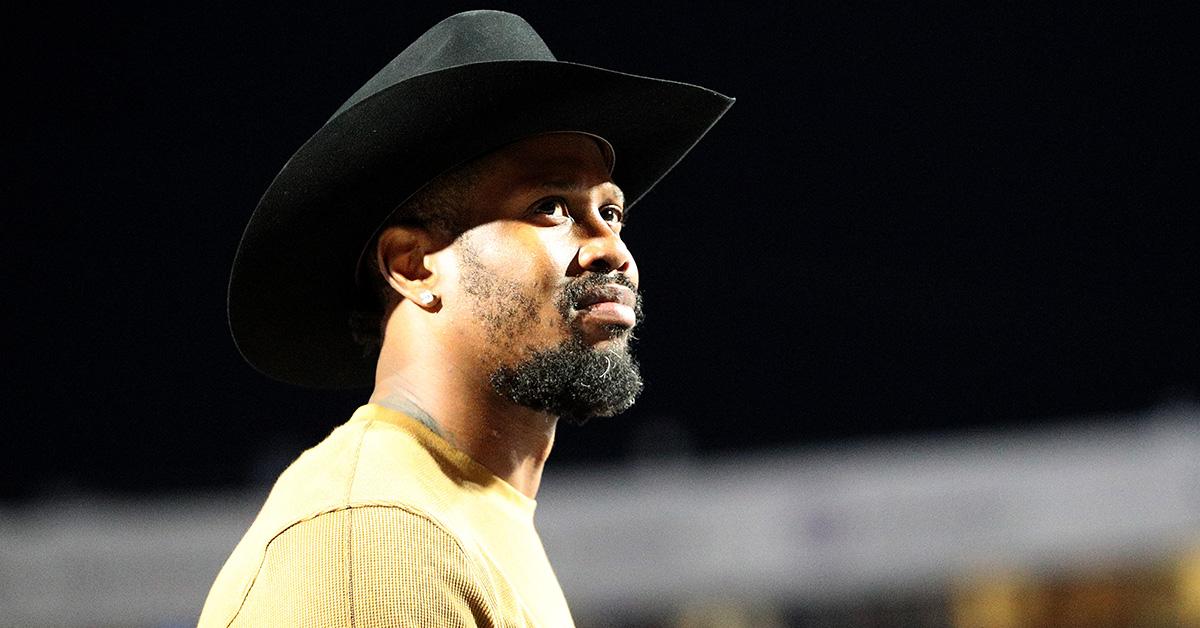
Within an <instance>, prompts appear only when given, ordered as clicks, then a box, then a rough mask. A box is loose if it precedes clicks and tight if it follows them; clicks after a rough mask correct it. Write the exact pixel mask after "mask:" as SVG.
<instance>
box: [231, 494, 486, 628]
mask: <svg viewBox="0 0 1200 628" xmlns="http://www.w3.org/2000/svg"><path fill="white" fill-rule="evenodd" d="M492 591H493V587H492V585H491V583H490V581H489V579H488V578H487V576H486V575H485V574H483V573H482V572H481V570H480V569H479V568H478V567H477V566H476V565H475V563H474V561H473V560H471V558H470V556H468V555H467V553H466V552H465V551H464V550H463V548H462V546H461V545H460V544H459V542H458V541H457V539H455V538H454V536H452V535H451V534H450V533H449V532H447V531H446V530H445V529H444V528H442V527H441V526H440V525H438V524H437V523H436V522H434V521H433V520H432V519H430V518H429V517H427V516H425V515H423V514H421V513H419V512H414V511H410V510H407V509H404V508H399V507H393V506H369V507H356V508H349V509H345V510H338V511H334V512H329V513H325V514H322V515H320V516H318V517H315V518H313V519H309V520H306V521H302V522H300V523H297V524H295V525H293V526H291V527H290V528H288V529H287V530H285V531H284V532H282V533H281V534H279V535H278V536H276V537H275V538H274V539H273V540H272V541H271V543H270V544H269V545H268V546H267V550H266V555H265V557H264V559H263V563H262V566H261V567H260V569H259V572H258V574H257V576H256V577H255V580H254V583H253V585H252V586H251V587H250V590H249V592H248V593H247V595H246V599H245V601H244V602H243V604H242V607H241V609H240V610H239V611H238V614H237V615H236V617H235V618H234V620H233V621H232V622H231V623H230V625H231V626H239V627H240V626H352V627H355V628H366V627H370V628H374V627H376V626H378V627H384V626H447V627H468V626H470V627H474V626H480V627H492V626H498V625H499V624H500V622H499V621H497V618H496V614H495V610H494V609H495V608H496V606H495V602H494V596H493V593H492Z"/></svg>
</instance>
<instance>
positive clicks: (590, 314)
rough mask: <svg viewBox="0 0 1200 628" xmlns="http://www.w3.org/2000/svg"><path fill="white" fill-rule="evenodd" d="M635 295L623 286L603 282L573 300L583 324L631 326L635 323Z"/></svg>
mask: <svg viewBox="0 0 1200 628" xmlns="http://www.w3.org/2000/svg"><path fill="white" fill-rule="evenodd" d="M636 303H637V296H636V295H634V293H633V291H632V290H630V289H629V288H626V287H625V286H621V285H617V284H611V283H610V284H605V285H603V286H596V287H595V288H591V289H589V290H588V291H587V292H584V293H583V296H581V297H580V298H579V300H578V301H576V302H575V310H576V311H578V312H579V313H580V316H581V318H582V322H583V323H584V324H591V325H598V326H613V325H615V326H618V327H633V326H634V325H635V324H636V323H637V317H636V315H635V314H634V305H635V304H636Z"/></svg>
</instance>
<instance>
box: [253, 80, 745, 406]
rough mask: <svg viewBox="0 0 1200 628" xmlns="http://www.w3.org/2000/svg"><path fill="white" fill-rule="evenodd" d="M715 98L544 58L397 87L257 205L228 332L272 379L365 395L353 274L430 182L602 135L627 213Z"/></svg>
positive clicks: (310, 144) (326, 140)
mask: <svg viewBox="0 0 1200 628" xmlns="http://www.w3.org/2000/svg"><path fill="white" fill-rule="evenodd" d="M732 103H733V99H731V98H728V97H726V96H723V95H721V94H718V93H717V92H714V91H712V90H708V89H705V88H703V87H698V86H695V85H688V84H685V83H677V82H673V81H666V80H662V79H654V78H648V77H642V76H635V75H630V74H624V73H621V72H615V71H612V70H606V69H602V68H596V67H592V66H586V65H580V64H574V63H568V62H561V61H544V60H506V61H489V62H482V63H470V64H466V65H460V66H455V67H450V68H445V69H441V70H436V71H433V72H429V73H426V74H420V75H417V76H413V77H411V78H408V79H405V80H403V81H401V82H399V83H397V84H395V85H392V86H390V87H387V88H386V89H382V90H381V91H379V92H377V93H375V94H373V95H371V96H369V97H367V98H365V99H363V100H361V101H359V102H357V103H355V104H354V105H353V106H351V107H350V108H348V109H346V110H344V111H341V112H340V113H338V114H337V115H335V117H334V118H333V119H331V120H329V121H328V122H327V123H326V124H325V125H324V126H323V127H321V129H320V130H318V131H317V133H316V134H315V135H313V136H312V138H310V139H309V140H308V141H307V142H306V143H305V144H304V145H303V146H301V147H300V149H299V150H297V151H296V153H295V154H294V155H292V157H291V159H289V160H288V162H287V163H286V164H285V165H284V167H283V169H282V170H281V171H280V172H279V174H278V175H277V176H276V177H275V179H274V181H273V182H272V183H271V185H270V187H269V188H268V189H267V191H266V193H265V194H264V195H263V197H262V199H261V200H260V201H259V203H258V207H257V208H256V209H255V211H254V214H253V215H252V216H251V219H250V222H249V224H248V225H247V227H246V230H245V233H244V234H243V236H242V240H241V244H240V245H239V247H238V251H237V255H236V257H235V259H234V264H233V271H232V274H231V278H230V283H229V324H230V328H231V329H232V331H233V336H234V340H235V342H236V343H237V346H238V349H239V350H240V351H241V353H242V355H243V356H244V357H245V359H246V360H247V361H248V362H249V363H250V364H251V365H253V366H254V367H255V368H257V369H258V370H259V371H262V372H263V373H265V374H266V375H268V376H270V377H273V378H276V379H279V380H283V381H286V382H290V383H294V384H299V385H302V386H309V387H315V388H353V387H361V386H370V385H371V384H372V382H373V381H374V368H375V359H376V357H377V355H375V354H374V353H370V352H367V351H365V350H364V348H363V347H362V346H361V345H360V344H359V343H358V342H356V341H355V339H354V335H353V334H352V332H351V329H352V328H351V324H350V319H351V317H352V315H353V314H354V312H355V310H356V307H357V305H358V303H359V302H360V300H359V293H358V290H359V288H358V285H357V278H356V273H357V266H358V260H359V255H360V253H361V252H362V249H363V247H364V245H365V244H367V241H368V240H369V239H370V238H371V236H372V235H373V234H374V232H375V231H376V229H377V228H378V227H379V226H380V225H381V223H382V222H383V221H384V220H385V219H386V218H387V217H388V216H389V215H390V214H391V212H392V211H393V210H394V209H395V208H396V207H398V206H399V205H401V204H402V203H403V202H404V201H405V200H406V199H407V198H409V197H410V196H411V195H412V194H414V193H415V192H416V191H417V190H419V189H420V188H421V187H423V186H424V185H425V184H426V183H428V182H429V181H431V180H432V179H434V178H435V177H437V176H438V175H440V174H442V173H444V172H446V171H447V170H450V169H452V168H454V167H456V166H458V165H460V164H463V163H465V162H466V161H469V160H471V159H473V158H475V157H478V156H481V155H484V154H486V153H488V152H491V151H493V150H496V149H498V148H500V147H502V146H505V145H507V144H510V143H512V142H515V141H517V140H520V139H522V138H526V137H530V136H534V135H539V134H543V133H552V132H568V131H574V132H582V133H589V134H592V135H596V136H599V137H601V138H603V139H604V140H606V141H607V142H608V143H609V144H610V145H611V146H612V147H613V149H614V151H615V155H616V163H615V167H614V170H613V180H614V181H615V182H616V183H617V185H620V186H621V188H622V189H623V190H624V192H625V195H626V198H627V200H628V206H632V205H633V203H635V202H636V201H637V200H638V199H639V198H641V197H642V196H643V195H644V194H645V193H646V192H647V191H649V190H650V188H651V187H653V186H654V184H655V183H657V182H658V181H659V179H661V178H662V177H663V175H665V174H666V173H667V172H668V171H670V170H671V168H672V167H674V166H675V164H676V163H678V162H679V160H680V159H682V158H683V156H684V155H685V154H687V152H688V151H689V150H690V149H691V148H692V146H694V145H695V144H696V142H698V141H699V140H700V138H701V137H703V136H704V134H705V133H706V132H707V131H708V130H709V128H711V127H712V125H713V124H715V123H716V121H717V120H718V119H719V118H720V117H721V116H722V115H723V114H724V113H725V111H726V110H727V109H728V108H729V107H730V106H731V105H732Z"/></svg>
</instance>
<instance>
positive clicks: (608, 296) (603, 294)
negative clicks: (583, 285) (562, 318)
mask: <svg viewBox="0 0 1200 628" xmlns="http://www.w3.org/2000/svg"><path fill="white" fill-rule="evenodd" d="M636 301H637V297H635V296H634V294H633V291H632V290H630V289H629V288H626V287H625V286H619V285H617V284H612V283H610V284H605V285H603V286H597V287H595V288H591V289H589V290H588V291H587V292H584V293H583V296H582V297H580V298H579V300H578V301H577V302H576V303H575V309H577V310H585V309H587V308H590V307H592V306H593V305H596V304H598V303H617V304H620V305H624V306H626V307H630V308H631V307H633V305H634V303H635V302H636Z"/></svg>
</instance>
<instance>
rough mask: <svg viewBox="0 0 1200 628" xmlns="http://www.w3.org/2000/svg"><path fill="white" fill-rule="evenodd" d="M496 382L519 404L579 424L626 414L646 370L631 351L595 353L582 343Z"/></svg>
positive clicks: (511, 370)
mask: <svg viewBox="0 0 1200 628" xmlns="http://www.w3.org/2000/svg"><path fill="white" fill-rule="evenodd" d="M491 382H492V388H494V389H495V390H496V392H497V393H499V394H500V395H501V396H503V397H505V398H507V399H510V400H511V401H513V402H514V403H516V404H519V405H522V406H525V407H527V408H532V409H534V410H541V411H543V412H548V413H550V414H554V415H557V416H558V417H560V418H561V419H563V420H565V421H567V422H569V423H574V424H576V425H582V424H583V423H585V422H587V420H588V419H590V418H592V417H598V416H601V417H607V416H613V415H614V414H618V413H620V412H624V411H625V410H627V409H629V407H630V406H632V405H633V402H634V401H636V400H637V397H638V394H639V393H641V392H642V374H641V371H640V369H639V368H638V364H637V361H636V360H634V358H633V356H632V355H631V354H630V353H629V351H628V350H627V349H626V348H624V347H621V348H618V349H605V350H601V349H593V348H592V347H589V346H588V345H587V344H585V343H584V342H583V341H581V340H580V339H578V338H572V339H571V340H568V341H567V342H564V343H563V344H561V345H559V346H557V347H554V348H552V349H546V350H542V351H537V352H535V353H533V354H532V355H531V356H529V358H528V359H526V360H524V361H523V362H521V363H519V364H517V365H515V366H502V367H500V368H498V369H496V370H495V371H494V372H493V373H492V375H491Z"/></svg>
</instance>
